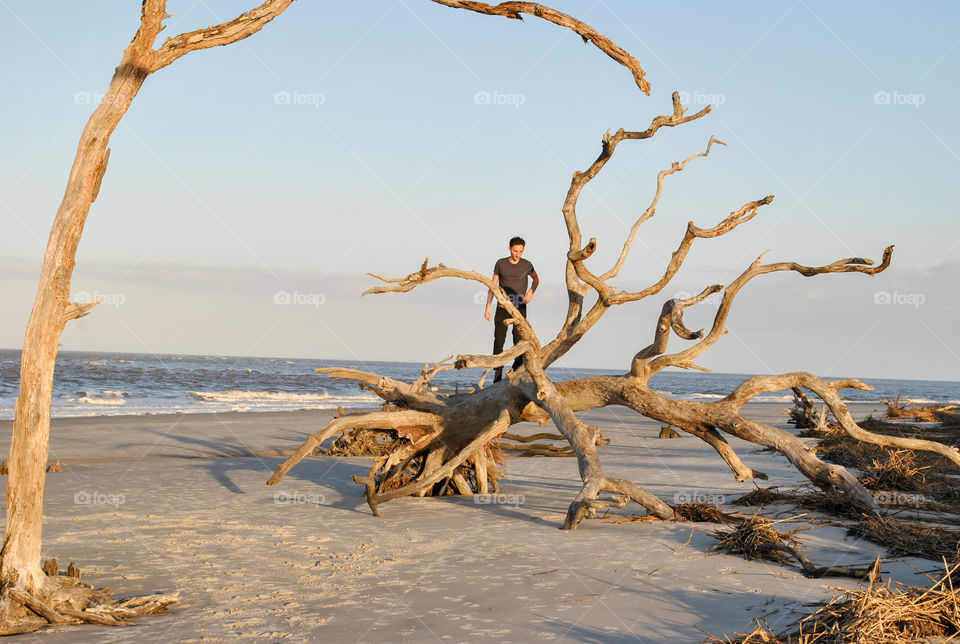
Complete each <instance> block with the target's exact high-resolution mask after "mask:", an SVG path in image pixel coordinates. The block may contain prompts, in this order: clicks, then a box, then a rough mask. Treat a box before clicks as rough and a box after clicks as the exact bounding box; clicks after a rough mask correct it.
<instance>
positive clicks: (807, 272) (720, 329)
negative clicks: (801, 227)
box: [644, 246, 893, 377]
mask: <svg viewBox="0 0 960 644" xmlns="http://www.w3.org/2000/svg"><path fill="white" fill-rule="evenodd" d="M892 255H893V246H887V247H886V248H885V249H884V251H883V260H882V261H881V262H880V264H879V265H877V266H874V265H873V264H874V262H873V260H870V259H864V258H862V257H850V258H846V259H840V260H837V261H835V262H833V263H830V264H826V265H824V266H804V265H802V264H797V263H796V262H779V263H775V264H761V263H760V260H761V259H762V257H763V256H762V255H761V256H760V257H758V258H757V259H756V260H754V262H753V264H751V265H750V267H749V268H747V270H745V271H744V272H743V273H742V274H741V275H740V276H739V277H737V279H735V280H733V281H732V282H731V283H730V284H729V285H728V286H727V287H726V289H725V290H724V293H723V300H722V301H721V302H720V308H719V309H717V314H716V316H714V320H713V327H712V328H711V329H710V333H708V334H707V335H706V337H705V338H703V339H702V340H701V341H700V342H698V343H697V344H695V345H694V346H692V347H690V348H689V349H686V350H684V351H681V352H679V353H674V354H669V355H664V356H660V357H659V358H657V359H656V360H653V361H652V362H650V363H649V364H648V365H647V366H646V368H645V370H644V374H645V376H646V377H649V376H652V375H653V374H654V373H656V372H658V371H660V370H661V369H664V368H666V367H670V366H682V365H684V364H687V363H690V362H692V360H693V359H694V358H696V357H697V356H699V355H701V354H702V353H703V352H704V351H706V350H707V349H709V348H710V347H711V346H713V345H714V344H715V343H716V342H717V340H719V339H720V338H721V337H723V336H724V335H725V334H726V333H727V329H726V327H725V326H724V324H725V323H726V321H727V317H728V316H729V315H730V310H731V307H732V306H733V300H734V298H735V297H736V295H737V293H738V292H739V291H740V289H741V288H743V286H744V285H746V284H747V283H748V282H749V281H750V280H752V279H753V278H754V277H757V276H758V275H764V274H767V273H774V272H780V271H793V272H796V273H799V274H801V275H803V276H804V277H813V276H815V275H823V274H826V273H864V274H865V275H876V274H877V273H879V272H881V271H883V270H886V268H887V267H888V266H890V258H891V257H892Z"/></svg>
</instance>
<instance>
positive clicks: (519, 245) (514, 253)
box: [510, 237, 527, 263]
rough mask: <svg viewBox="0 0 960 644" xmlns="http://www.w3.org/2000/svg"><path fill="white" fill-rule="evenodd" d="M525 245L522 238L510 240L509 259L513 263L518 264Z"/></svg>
mask: <svg viewBox="0 0 960 644" xmlns="http://www.w3.org/2000/svg"><path fill="white" fill-rule="evenodd" d="M526 245H527V242H525V241H523V237H513V238H511V239H510V259H512V260H513V262H514V263H516V262H518V261H519V260H520V258H521V257H522V256H523V248H524V247H525V246H526Z"/></svg>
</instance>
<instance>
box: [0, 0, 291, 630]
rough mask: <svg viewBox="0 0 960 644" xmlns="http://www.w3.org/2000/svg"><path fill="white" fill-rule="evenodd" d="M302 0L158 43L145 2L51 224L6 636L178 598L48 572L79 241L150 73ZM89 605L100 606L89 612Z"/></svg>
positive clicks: (27, 363) (2, 575) (16, 430)
mask: <svg viewBox="0 0 960 644" xmlns="http://www.w3.org/2000/svg"><path fill="white" fill-rule="evenodd" d="M291 2H293V0H267V2H264V3H263V4H262V5H260V6H259V7H257V8H255V9H253V10H251V11H249V12H247V13H245V14H243V15H241V16H239V17H237V18H235V19H234V20H231V21H229V22H225V23H223V24H220V25H216V26H213V27H207V28H206V29H199V30H197V31H192V32H189V33H183V34H180V35H179V36H175V37H173V38H168V39H167V40H166V41H165V42H164V43H163V44H162V45H160V46H159V47H157V48H154V43H155V42H156V40H157V35H158V34H159V33H160V31H161V30H162V29H163V27H164V25H163V21H164V20H165V19H166V18H167V17H168V15H167V13H166V4H167V3H166V0H144V1H143V4H142V7H141V16H140V28H139V29H138V30H137V33H136V35H134V37H133V40H132V41H131V42H130V44H129V45H128V46H127V48H126V50H125V51H124V52H123V57H122V59H121V60H120V64H119V65H118V66H117V68H116V71H115V72H114V75H113V78H112V80H111V81H110V86H109V88H108V89H107V91H106V93H105V94H104V97H103V100H102V101H101V102H100V104H99V105H98V106H97V108H96V109H95V110H94V112H93V115H92V116H91V117H90V120H89V121H87V125H86V127H85V128H84V130H83V133H82V134H81V135H80V143H79V145H78V146H77V154H76V157H75V159H74V162H73V168H72V169H71V171H70V176H69V179H68V180H67V188H66V191H65V193H64V195H63V201H62V202H61V203H60V207H59V209H58V210H57V216H56V218H55V219H54V222H53V228H52V229H51V231H50V238H49V240H48V242H47V251H46V255H45V257H44V260H43V268H42V270H41V273H40V284H39V287H38V288H37V297H36V300H35V301H34V305H33V311H32V313H31V315H30V321H29V322H28V324H27V332H26V339H25V341H24V346H23V354H22V357H21V366H20V392H19V396H18V398H17V405H16V411H15V417H14V424H13V440H12V442H11V444H10V458H9V459H8V460H7V466H8V469H9V478H8V481H7V524H6V534H5V536H4V542H3V551H2V557H0V583H2V594H0V634H9V633H21V632H28V631H32V630H37V629H38V628H41V627H43V626H45V625H47V624H49V623H55V624H62V623H81V622H93V623H97V624H120V623H126V620H127V619H128V618H130V617H134V616H136V615H142V614H146V613H151V612H158V611H162V610H163V608H164V607H165V606H166V605H168V604H170V603H172V602H174V601H176V597H175V596H157V597H155V598H144V599H148V600H149V601H137V602H123V603H117V602H112V601H111V600H109V597H108V596H106V595H104V594H103V593H102V592H96V591H94V590H93V588H91V587H88V586H86V585H85V584H79V583H74V582H73V581H71V580H72V579H73V578H72V577H63V576H47V574H46V573H44V571H43V570H42V568H41V566H40V550H41V544H42V530H43V490H44V484H45V482H46V472H45V470H44V467H45V466H46V463H47V455H48V452H49V444H50V404H51V396H52V393H53V372H54V366H55V363H56V357H57V345H58V343H59V340H60V335H61V333H62V332H63V328H64V326H65V325H66V323H67V322H69V321H70V320H73V319H76V318H79V317H82V316H84V315H86V314H87V313H89V312H90V309H91V308H93V306H95V305H96V304H97V302H90V303H84V304H79V303H75V302H70V301H69V296H70V280H71V277H72V275H73V267H74V263H75V260H76V253H77V246H78V245H79V243H80V236H81V234H82V232H83V226H84V223H85V222H86V219H87V214H88V213H89V211H90V206H91V205H92V204H93V202H94V201H95V200H96V198H97V194H98V193H99V191H100V184H101V181H102V180H103V175H104V173H105V172H106V170H107V161H108V160H109V158H110V150H109V148H108V147H107V145H108V143H109V141H110V136H111V134H112V133H113V131H114V129H115V128H116V127H117V124H118V123H119V122H120V119H121V118H122V117H123V115H124V114H125V113H126V111H127V109H128V108H129V107H130V103H131V101H133V99H134V97H135V96H136V95H137V92H139V91H140V88H141V86H142V85H143V83H144V81H145V80H146V79H147V77H148V76H149V75H150V74H152V73H153V72H156V71H158V70H160V69H163V68H164V67H166V66H167V65H169V64H170V63H172V62H173V61H175V60H177V59H178V58H180V57H181V56H183V55H184V54H187V53H189V52H191V51H195V50H198V49H207V48H209V47H216V46H219V45H229V44H231V43H234V42H236V41H238V40H242V39H243V38H246V37H247V36H250V35H251V34H254V33H256V32H258V31H260V29H262V28H263V26H264V25H266V24H267V23H268V22H270V21H271V20H273V19H274V18H275V17H277V16H278V15H280V14H281V13H283V11H284V10H285V9H286V8H287V7H288V6H289V5H290V3H291ZM87 607H89V608H90V610H87Z"/></svg>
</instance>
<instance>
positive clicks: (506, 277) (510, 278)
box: [483, 237, 540, 382]
mask: <svg viewBox="0 0 960 644" xmlns="http://www.w3.org/2000/svg"><path fill="white" fill-rule="evenodd" d="M525 246H526V242H525V241H523V238H522V237H514V238H512V239H511V240H510V256H509V257H502V258H500V259H498V260H497V263H496V264H494V266H493V283H494V284H499V285H500V288H502V289H503V290H504V291H505V292H506V294H507V297H509V298H510V301H511V302H512V303H513V305H514V306H516V307H517V308H518V309H519V310H520V313H521V315H523V317H527V303H528V302H529V301H530V300H532V299H533V293H534V291H536V290H537V287H538V286H540V278H539V277H537V271H535V270H534V269H533V264H531V263H530V262H529V261H528V260H526V259H523V257H522V255H523V250H524V247H525ZM527 276H530V278H532V279H533V284H531V286H530V288H529V290H528V289H527ZM492 302H493V291H491V290H489V289H488V290H487V308H486V310H485V311H484V313H483V316H484V317H485V318H486V319H487V321H489V320H490V304H491V303H492ZM509 318H510V314H509V313H507V310H506V309H505V308H503V307H502V306H500V304H499V303H497V312H496V315H494V318H493V353H494V354H495V355H496V354H498V353H501V352H502V351H503V344H504V342H505V341H506V339H507V323H506V320H508V319H509ZM518 342H520V331H518V330H517V325H516V324H514V325H513V344H514V345H516V344H517V343H518ZM522 364H523V356H522V355H521V356H517V358H516V360H514V361H513V369H514V370H516V369H517V368H518V367H519V366H520V365H522ZM493 373H494V375H493V381H494V382H499V381H500V380H501V379H502V378H503V367H497V368H496V369H494V371H493Z"/></svg>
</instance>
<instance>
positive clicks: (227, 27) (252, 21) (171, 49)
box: [150, 0, 293, 72]
mask: <svg viewBox="0 0 960 644" xmlns="http://www.w3.org/2000/svg"><path fill="white" fill-rule="evenodd" d="M291 3H293V0H267V1H266V2H264V3H263V4H262V5H260V6H259V7H257V8H255V9H251V10H250V11H248V12H246V13H244V14H241V15H239V16H237V17H236V18H234V19H233V20H231V21H229V22H224V23H221V24H219V25H215V26H213V27H206V28H205V29H197V30H196V31H190V32H187V33H183V34H180V35H179V36H174V37H173V38H167V40H166V41H164V43H163V44H162V45H161V46H160V48H159V49H156V50H155V51H154V52H153V55H152V56H151V58H150V63H151V65H150V72H155V71H157V70H158V69H162V68H164V67H166V66H167V65H169V64H170V63H172V62H173V61H175V60H176V59H178V58H180V57H181V56H183V55H184V54H187V53H189V52H191V51H195V50H197V49H208V48H210V47H220V46H222V45H229V44H231V43H235V42H237V41H238V40H243V39H244V38H246V37H248V36H250V35H252V34H255V33H257V32H258V31H260V30H261V29H263V27H264V26H265V25H267V23H269V22H270V21H271V20H273V19H274V18H276V17H277V16H279V15H280V14H281V13H283V12H284V11H286V9H287V7H289V6H290V5H291ZM160 4H161V5H165V4H166V2H163V3H160ZM164 17H166V16H164ZM154 20H155V18H154ZM151 44H152V43H151Z"/></svg>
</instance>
